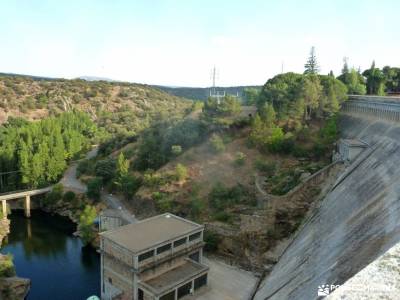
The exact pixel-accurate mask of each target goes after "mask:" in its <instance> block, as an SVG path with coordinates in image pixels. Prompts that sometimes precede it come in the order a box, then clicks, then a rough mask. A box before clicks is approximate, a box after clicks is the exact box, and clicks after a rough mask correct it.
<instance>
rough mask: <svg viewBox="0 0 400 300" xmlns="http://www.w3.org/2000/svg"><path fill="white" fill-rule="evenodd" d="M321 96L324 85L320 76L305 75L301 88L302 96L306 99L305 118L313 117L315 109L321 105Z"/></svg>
mask: <svg viewBox="0 0 400 300" xmlns="http://www.w3.org/2000/svg"><path fill="white" fill-rule="evenodd" d="M310 74H312V73H310ZM321 96H322V86H321V84H320V81H319V78H318V77H317V76H315V75H310V76H307V77H305V78H304V79H303V85H302V89H301V97H302V98H303V100H304V120H310V119H311V115H312V113H313V111H314V110H315V109H317V108H318V107H319V106H320V99H321Z"/></svg>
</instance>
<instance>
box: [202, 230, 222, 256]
mask: <svg viewBox="0 0 400 300" xmlns="http://www.w3.org/2000/svg"><path fill="white" fill-rule="evenodd" d="M204 242H205V243H206V244H205V246H204V250H206V251H210V252H212V251H217V250H218V245H219V243H220V242H221V238H220V237H219V236H218V235H217V234H216V233H214V232H209V231H204Z"/></svg>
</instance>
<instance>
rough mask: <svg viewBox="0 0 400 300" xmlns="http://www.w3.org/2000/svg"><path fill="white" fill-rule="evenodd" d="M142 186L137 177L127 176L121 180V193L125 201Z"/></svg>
mask: <svg viewBox="0 0 400 300" xmlns="http://www.w3.org/2000/svg"><path fill="white" fill-rule="evenodd" d="M141 184H142V180H141V179H140V178H139V177H135V176H132V175H127V176H124V177H122V179H121V191H122V193H123V194H124V197H125V198H126V199H128V200H129V199H131V198H132V197H133V195H135V193H136V192H137V191H138V189H139V188H140V186H141Z"/></svg>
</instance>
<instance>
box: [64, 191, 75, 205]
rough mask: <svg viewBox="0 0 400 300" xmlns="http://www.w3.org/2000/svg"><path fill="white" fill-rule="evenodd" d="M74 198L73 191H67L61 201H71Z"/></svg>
mask: <svg viewBox="0 0 400 300" xmlns="http://www.w3.org/2000/svg"><path fill="white" fill-rule="evenodd" d="M75 198H76V195H75V193H74V192H72V191H67V192H66V193H65V194H64V196H63V201H64V202H69V203H71V202H73V201H74V200H75Z"/></svg>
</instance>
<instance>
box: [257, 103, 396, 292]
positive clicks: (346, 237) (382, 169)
mask: <svg viewBox="0 0 400 300" xmlns="http://www.w3.org/2000/svg"><path fill="white" fill-rule="evenodd" d="M339 130H340V138H341V139H344V140H351V141H359V142H360V143H363V144H365V145H368V147H365V148H364V149H363V150H362V151H360V153H359V154H358V155H357V156H356V157H355V158H354V159H353V160H351V161H349V162H348V163H347V167H346V169H345V170H344V171H343V172H342V173H341V174H340V175H339V177H338V178H337V179H336V182H335V184H334V185H333V187H332V188H331V189H330V190H329V192H328V194H327V195H326V197H325V198H324V199H323V200H322V201H321V202H320V203H319V204H318V205H317V207H316V208H315V209H313V211H312V212H311V213H310V215H309V216H308V217H307V219H306V220H305V221H304V223H303V224H302V226H301V227H300V228H299V230H298V231H297V232H296V234H295V235H294V237H293V240H292V241H291V242H290V243H289V245H288V246H287V248H286V249H285V250H284V251H283V253H282V254H281V256H280V258H279V260H278V262H277V264H276V265H275V266H274V268H273V269H272V271H271V272H270V273H269V274H268V275H267V276H266V277H265V279H263V280H262V281H261V283H260V285H259V287H258V289H257V291H256V293H255V295H254V298H253V299H256V300H264V299H274V300H278V299H279V300H284V299H301V300H303V299H304V300H309V299H322V297H323V296H325V295H328V294H329V293H330V292H333V294H334V291H330V290H329V289H331V287H332V286H338V285H343V284H344V283H345V282H346V281H348V280H349V279H350V278H352V277H353V276H355V275H356V274H357V273H359V272H360V271H361V270H362V269H364V268H365V267H366V266H368V265H369V264H371V263H372V262H374V261H375V260H376V259H377V258H378V257H380V256H381V255H383V254H385V253H386V252H387V251H388V250H389V249H390V248H392V247H393V246H395V245H396V244H397V243H399V242H400V167H399V163H400V97H370V96H350V97H349V100H348V101H347V102H346V103H344V104H343V106H342V109H341V113H340V116H339ZM321 290H322V292H327V293H326V294H324V293H322V292H321ZM397 292H399V291H397ZM389 299H392V298H389Z"/></svg>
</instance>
